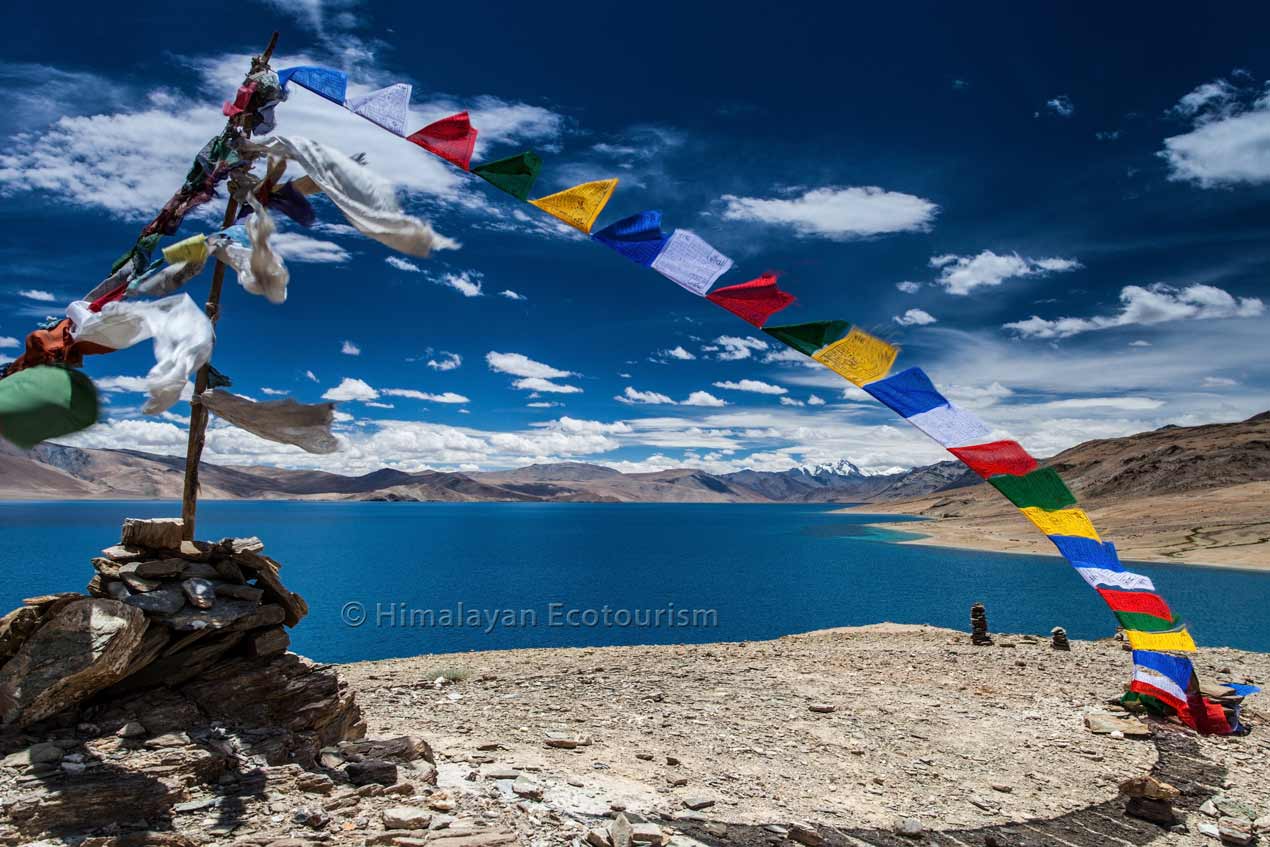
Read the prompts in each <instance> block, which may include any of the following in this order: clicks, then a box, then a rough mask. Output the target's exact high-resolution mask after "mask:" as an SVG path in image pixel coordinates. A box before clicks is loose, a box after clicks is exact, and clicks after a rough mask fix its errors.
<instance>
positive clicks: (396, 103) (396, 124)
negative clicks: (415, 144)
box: [344, 82, 410, 136]
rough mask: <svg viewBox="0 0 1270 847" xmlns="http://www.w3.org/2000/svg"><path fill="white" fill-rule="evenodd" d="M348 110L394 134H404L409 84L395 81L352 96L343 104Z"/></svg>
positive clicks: (408, 114) (408, 102)
mask: <svg viewBox="0 0 1270 847" xmlns="http://www.w3.org/2000/svg"><path fill="white" fill-rule="evenodd" d="M344 105H345V106H346V107H347V108H348V110H349V111H350V112H352V113H353V114H355V115H361V116H362V117H363V118H365V119H366V120H368V121H370V122H371V123H373V124H378V125H379V126H382V127H383V128H384V129H386V130H388V131H389V132H391V133H394V134H396V135H402V136H404V135H405V134H406V121H408V120H410V86H409V85H408V84H406V83H404V82H396V83H393V84H392V85H389V86H386V87H384V88H380V89H377V90H375V91H372V92H370V93H369V94H363V95H361V96H360V97H354V98H352V99H351V100H349V101H348V102H347V103H345V104H344Z"/></svg>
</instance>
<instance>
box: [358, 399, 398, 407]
mask: <svg viewBox="0 0 1270 847" xmlns="http://www.w3.org/2000/svg"><path fill="white" fill-rule="evenodd" d="M366 405H367V406H369V407H371V408H372V409H395V408H397V407H396V406H394V405H393V404H392V403H376V402H374V401H370V400H368V401H366Z"/></svg>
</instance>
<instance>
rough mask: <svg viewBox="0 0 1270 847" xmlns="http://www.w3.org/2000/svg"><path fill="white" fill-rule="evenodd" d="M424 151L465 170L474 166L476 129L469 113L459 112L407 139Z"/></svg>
mask: <svg viewBox="0 0 1270 847" xmlns="http://www.w3.org/2000/svg"><path fill="white" fill-rule="evenodd" d="M406 140H407V141H413V142H414V143H415V144H418V145H419V146H420V147H422V148H423V149H424V150H428V151H430V152H432V153H435V154H437V155H438V156H440V157H441V158H442V159H445V160H446V161H447V162H453V163H454V164H456V165H458V166H459V167H460V168H462V169H463V170H465V171H466V170H468V166H469V165H471V164H472V148H473V147H475V146H476V127H474V126H472V123H471V121H469V120H468V117H467V112H459V113H458V114H457V115H451V116H450V117H448V118H442V119H441V120H439V121H437V122H436V123H431V124H428V125H427V126H425V127H424V128H423V129H421V130H419V131H418V132H416V133H414V134H413V135H409V136H407V137H406Z"/></svg>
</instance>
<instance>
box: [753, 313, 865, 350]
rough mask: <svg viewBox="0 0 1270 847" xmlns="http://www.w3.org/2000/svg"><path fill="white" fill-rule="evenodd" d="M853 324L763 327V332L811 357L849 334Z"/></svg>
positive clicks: (826, 322) (838, 322) (833, 322)
mask: <svg viewBox="0 0 1270 847" xmlns="http://www.w3.org/2000/svg"><path fill="white" fill-rule="evenodd" d="M849 329H851V324H849V323H847V322H846V321H811V322H810V323H803V324H785V325H784V326H767V327H763V332H766V333H767V334H768V335H770V336H772V338H775V339H776V340H777V341H780V342H781V343H783V344H785V345H787V346H789V347H792V348H794V349H795V350H797V351H798V352H799V353H802V354H803V355H804V356H810V355H812V354H813V353H815V352H816V351H817V350H819V349H820V348H821V347H825V346H827V345H829V344H832V343H833V342H835V341H837V340H838V339H839V338H841V337H842V336H844V335H846V334H847V330H849Z"/></svg>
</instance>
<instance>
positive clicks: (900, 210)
mask: <svg viewBox="0 0 1270 847" xmlns="http://www.w3.org/2000/svg"><path fill="white" fill-rule="evenodd" d="M723 202H724V203H725V204H726V205H725V207H724V210H723V217H724V218H725V219H726V220H738V221H756V222H761V223H767V224H775V225H780V226H787V227H790V228H791V229H793V230H794V232H795V233H796V234H798V235H800V236H804V237H818V238H828V239H830V240H833V241H846V240H849V239H853V238H867V237H870V236H875V235H884V234H887V233H893V232H914V231H917V232H922V231H926V230H929V229H930V228H931V224H932V222H933V221H934V219H935V215H936V214H937V213H938V212H939V207H938V206H937V205H935V204H934V203H932V202H930V201H929V200H925V199H923V198H921V197H916V196H914V195H912V194H903V193H901V192H897V191H886V190H884V189H882V188H878V187H876V186H865V187H850V188H835V187H826V188H814V189H810V190H807V191H804V192H803V193H802V194H801V195H798V196H791V197H774V198H761V197H738V196H736V195H734V194H725V195H724V196H723Z"/></svg>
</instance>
